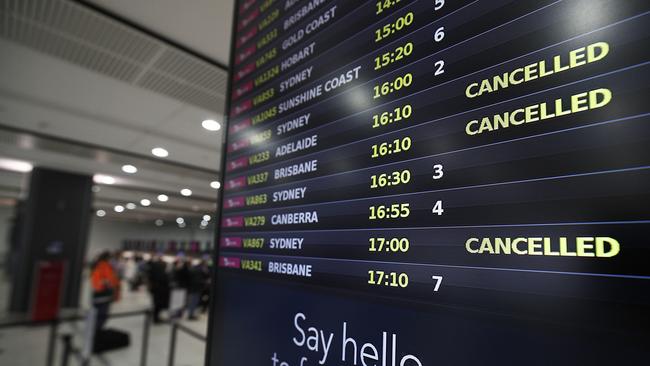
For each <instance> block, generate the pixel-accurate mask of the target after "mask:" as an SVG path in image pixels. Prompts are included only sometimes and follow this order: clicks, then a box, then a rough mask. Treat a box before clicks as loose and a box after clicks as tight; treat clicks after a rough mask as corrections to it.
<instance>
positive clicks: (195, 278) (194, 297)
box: [186, 263, 204, 320]
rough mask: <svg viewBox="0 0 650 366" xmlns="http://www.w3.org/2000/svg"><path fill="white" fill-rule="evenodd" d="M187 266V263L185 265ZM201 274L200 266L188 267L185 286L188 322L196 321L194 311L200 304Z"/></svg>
mask: <svg viewBox="0 0 650 366" xmlns="http://www.w3.org/2000/svg"><path fill="white" fill-rule="evenodd" d="M186 265H188V266H189V263H186ZM203 288H204V284H203V273H202V270H201V266H200V265H198V264H197V265H193V266H191V267H189V274H188V284H187V312H188V315H187V317H188V319H189V320H197V319H198V317H197V316H196V309H197V308H198V307H199V303H200V302H201V294H202V292H203Z"/></svg>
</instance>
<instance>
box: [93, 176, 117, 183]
mask: <svg viewBox="0 0 650 366" xmlns="http://www.w3.org/2000/svg"><path fill="white" fill-rule="evenodd" d="M93 181H95V183H98V184H115V178H113V177H111V176H110V175H104V174H95V176H94V177H93Z"/></svg>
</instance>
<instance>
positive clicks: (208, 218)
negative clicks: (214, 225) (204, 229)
mask: <svg viewBox="0 0 650 366" xmlns="http://www.w3.org/2000/svg"><path fill="white" fill-rule="evenodd" d="M210 219H211V217H210V215H203V221H206V222H207V221H210Z"/></svg>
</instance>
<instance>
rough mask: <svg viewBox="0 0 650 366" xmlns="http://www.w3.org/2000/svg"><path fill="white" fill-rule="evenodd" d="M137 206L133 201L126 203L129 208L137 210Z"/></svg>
mask: <svg viewBox="0 0 650 366" xmlns="http://www.w3.org/2000/svg"><path fill="white" fill-rule="evenodd" d="M136 207H137V206H136V205H135V203H133V202H129V203H127V204H126V208H127V209H128V210H135V208H136Z"/></svg>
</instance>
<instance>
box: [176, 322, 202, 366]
mask: <svg viewBox="0 0 650 366" xmlns="http://www.w3.org/2000/svg"><path fill="white" fill-rule="evenodd" d="M171 327H172V331H171V337H170V338H171V340H170V345H169V360H168V363H167V364H168V366H174V364H175V363H176V340H177V337H178V332H179V331H181V332H182V333H185V334H187V335H189V336H190V337H192V338H194V339H197V340H199V341H201V342H203V343H207V341H208V339H207V337H206V336H204V335H203V334H201V333H199V332H197V331H195V330H194V329H191V328H188V327H187V326H185V325H183V324H181V323H180V322H179V321H178V320H172V321H171Z"/></svg>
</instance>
